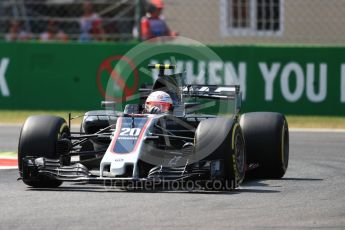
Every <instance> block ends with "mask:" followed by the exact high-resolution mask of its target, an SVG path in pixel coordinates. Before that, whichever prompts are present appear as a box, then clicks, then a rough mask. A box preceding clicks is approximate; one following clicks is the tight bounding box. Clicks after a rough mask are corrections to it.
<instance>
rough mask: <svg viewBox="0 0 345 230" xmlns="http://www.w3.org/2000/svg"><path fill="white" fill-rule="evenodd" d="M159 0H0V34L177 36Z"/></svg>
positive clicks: (22, 37)
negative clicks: (166, 19)
mask: <svg viewBox="0 0 345 230" xmlns="http://www.w3.org/2000/svg"><path fill="white" fill-rule="evenodd" d="M163 9H164V2H163V1H162V0H139V1H138V0H120V1H112V0H94V1H78V0H2V1H1V3H0V37H2V38H3V39H4V40H6V41H28V40H39V41H69V40H77V41H80V42H89V41H129V40H133V39H136V40H138V39H142V40H145V39H150V38H153V37H157V36H164V35H173V36H174V35H176V34H177V33H176V32H172V31H171V30H170V29H169V27H168V26H167V24H166V22H165V20H164V17H163V16H162V11H163Z"/></svg>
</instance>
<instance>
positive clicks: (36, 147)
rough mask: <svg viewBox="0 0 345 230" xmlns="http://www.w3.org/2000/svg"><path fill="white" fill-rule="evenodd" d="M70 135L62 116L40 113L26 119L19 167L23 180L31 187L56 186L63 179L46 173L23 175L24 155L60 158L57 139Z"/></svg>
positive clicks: (20, 139)
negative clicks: (57, 178) (54, 177)
mask: <svg viewBox="0 0 345 230" xmlns="http://www.w3.org/2000/svg"><path fill="white" fill-rule="evenodd" d="M67 136H69V128H68V126H67V124H66V121H65V120H64V119H63V118H61V117H55V116H49V115H38V116H31V117H29V118H27V119H26V121H25V123H24V125H23V127H22V129H21V132H20V137H19V144H18V169H19V174H20V176H21V177H22V178H23V182H24V183H25V184H26V185H28V186H31V187H40V188H54V187H58V186H60V185H61V184H62V181H59V180H56V179H53V178H50V177H48V176H45V175H40V174H39V175H38V176H32V175H31V174H29V175H23V158H24V157H28V156H30V157H35V158H38V157H45V158H49V159H59V155H58V154H57V152H56V142H57V140H59V139H61V138H64V137H67Z"/></svg>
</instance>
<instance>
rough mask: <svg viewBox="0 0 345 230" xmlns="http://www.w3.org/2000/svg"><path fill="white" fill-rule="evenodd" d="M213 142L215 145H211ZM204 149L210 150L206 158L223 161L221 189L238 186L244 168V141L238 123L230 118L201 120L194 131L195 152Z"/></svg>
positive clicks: (243, 174)
mask: <svg viewBox="0 0 345 230" xmlns="http://www.w3.org/2000/svg"><path fill="white" fill-rule="evenodd" d="M215 140H218V141H215ZM213 143H216V144H217V146H211V145H213ZM205 150H209V151H210V152H209V156H208V157H207V159H209V160H221V161H222V163H223V175H222V177H221V184H222V189H225V190H229V189H234V188H236V187H238V186H239V185H240V183H241V182H242V181H243V179H244V176H245V169H246V151H245V143H244V138H243V135H242V130H241V127H240V125H239V124H238V123H237V122H236V121H234V120H233V119H230V118H214V119H207V120H204V121H201V122H200V124H199V126H198V128H197V130H196V132H195V153H196V154H200V153H202V152H203V151H205ZM211 183H214V181H212V182H211ZM207 187H208V186H207Z"/></svg>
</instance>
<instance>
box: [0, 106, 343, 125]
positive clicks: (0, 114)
mask: <svg viewBox="0 0 345 230" xmlns="http://www.w3.org/2000/svg"><path fill="white" fill-rule="evenodd" d="M84 112H85V111H72V112H71V113H72V116H77V115H83V114H84ZM37 114H51V115H55V116H61V117H63V118H65V119H66V120H67V119H68V111H30V110H20V111H19V110H15V111H14V110H0V123H7V124H23V123H24V121H25V119H26V118H27V117H29V116H32V115H37ZM286 117H287V120H288V123H289V127H291V128H328V129H345V116H344V117H333V116H286ZM80 122H81V118H78V119H75V120H73V121H72V124H75V125H78V124H80Z"/></svg>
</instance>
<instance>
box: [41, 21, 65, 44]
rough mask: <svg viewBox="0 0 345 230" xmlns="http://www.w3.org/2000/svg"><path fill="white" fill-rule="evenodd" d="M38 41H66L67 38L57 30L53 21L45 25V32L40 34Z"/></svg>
mask: <svg viewBox="0 0 345 230" xmlns="http://www.w3.org/2000/svg"><path fill="white" fill-rule="evenodd" d="M40 41H63V42H66V41H68V36H67V34H65V32H63V31H62V30H59V29H58V25H57V23H56V22H55V21H53V20H50V21H49V22H48V25H47V29H46V31H44V32H43V33H41V35H40Z"/></svg>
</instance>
